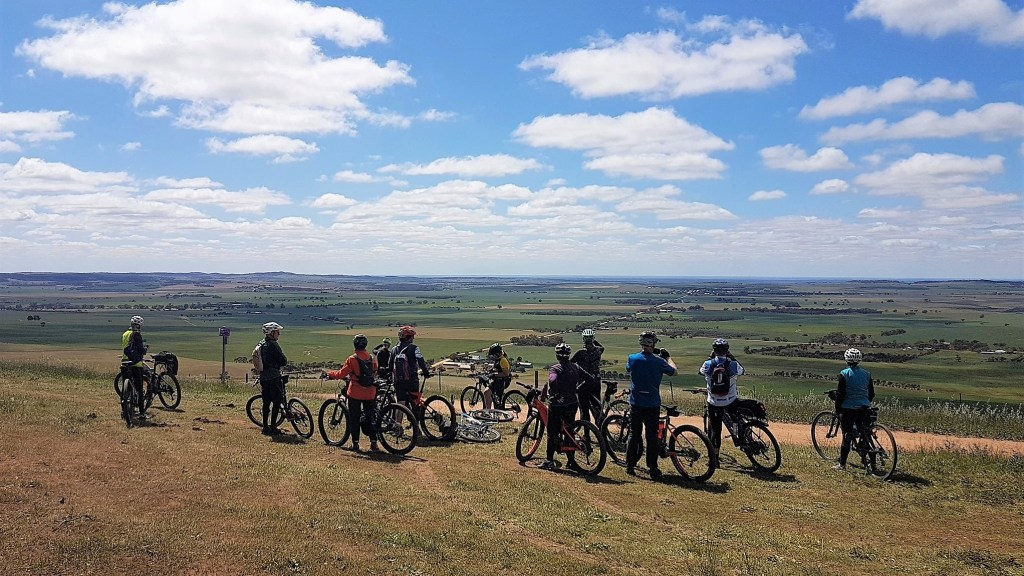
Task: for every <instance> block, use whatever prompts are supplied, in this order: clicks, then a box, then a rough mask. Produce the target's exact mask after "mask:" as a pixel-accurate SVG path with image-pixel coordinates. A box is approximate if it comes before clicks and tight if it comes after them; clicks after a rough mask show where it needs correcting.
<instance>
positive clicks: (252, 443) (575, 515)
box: [0, 365, 1024, 575]
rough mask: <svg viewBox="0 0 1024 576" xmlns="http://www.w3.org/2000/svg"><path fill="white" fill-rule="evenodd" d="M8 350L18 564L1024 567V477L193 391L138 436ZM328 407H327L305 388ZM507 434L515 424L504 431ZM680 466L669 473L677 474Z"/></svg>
mask: <svg viewBox="0 0 1024 576" xmlns="http://www.w3.org/2000/svg"><path fill="white" fill-rule="evenodd" d="M42 373H43V372H42V371H40V372H35V371H33V370H31V369H26V368H24V367H11V366H10V365H0V437H2V438H3V439H4V440H3V442H2V443H0V543H2V545H0V565H3V566H4V567H5V569H6V572H7V573H14V574H120V573H146V574H338V573H345V574H457V575H465V574H521V573H524V572H525V573H529V574H574V575H575V574H580V573H590V574H658V573H676V574H679V573H682V574H685V573H690V574H709V575H710V574H720V575H733V574H776V575H779V574H850V575H853V574H879V573H886V574H978V575H980V574H1021V573H1022V568H1021V564H1022V563H1024V559H1022V558H1021V554H1020V549H1019V527H1020V519H1021V517H1022V514H1024V505H1022V504H1021V502H1022V498H1024V488H1022V485H1024V482H1021V480H1024V470H1022V468H1021V464H1020V462H1019V461H1015V460H1012V459H1011V460H1006V459H1000V458H998V457H996V456H994V455H992V454H971V453H957V452H946V451H941V450H936V451H932V452H927V453H924V454H921V455H919V456H915V458H908V459H907V461H906V463H905V464H904V466H903V467H901V471H900V472H898V474H897V478H896V481H895V482H888V483H881V482H877V481H874V480H872V479H868V478H862V477H859V476H854V475H850V474H845V473H836V472H833V471H831V470H829V469H828V467H827V466H826V465H825V464H824V463H823V462H821V461H820V460H819V459H817V457H816V456H815V455H814V454H813V452H811V451H810V449H808V448H805V447H798V446H792V445H786V446H784V464H783V468H782V469H781V470H780V474H779V475H776V476H771V477H767V478H764V477H758V476H756V475H754V474H752V473H751V472H750V470H749V469H748V468H746V467H744V466H743V465H742V464H743V463H737V462H734V461H730V460H728V459H726V462H725V464H726V468H725V469H724V470H720V471H719V472H718V473H716V475H715V476H714V477H713V478H712V481H711V482H710V483H708V484H707V485H704V486H691V485H688V484H685V483H683V482H680V481H678V478H677V477H676V476H674V474H669V475H668V478H669V480H668V481H666V482H664V483H651V482H649V481H647V480H646V479H645V478H643V477H640V478H631V477H628V476H626V475H624V474H623V472H622V471H621V469H618V468H615V467H614V466H609V467H608V468H607V469H606V470H605V472H604V473H603V474H602V476H601V477H600V478H597V479H595V480H593V481H589V482H588V481H586V480H584V479H582V478H579V477H577V476H575V475H573V474H570V473H564V472H558V473H551V472H543V471H540V470H537V469H535V468H533V467H523V466H520V465H519V464H518V463H517V462H516V460H515V458H514V456H513V451H514V445H513V442H512V440H511V438H510V439H503V441H502V442H501V443H499V444H496V445H483V446H475V445H467V444H455V445H443V444H438V445H432V446H421V447H418V448H416V450H415V451H414V452H413V453H412V454H411V457H410V458H405V459H401V458H393V457H390V456H366V455H356V454H352V453H350V452H343V451H340V450H337V449H333V448H328V447H326V446H324V445H323V444H321V443H320V442H319V441H318V439H317V437H316V436H314V438H313V440H311V441H309V442H305V443H303V442H298V441H295V438H294V437H293V436H288V437H286V438H285V439H283V440H281V441H270V440H268V439H266V438H264V437H262V436H259V435H258V434H257V431H256V429H255V428H254V427H252V426H251V425H250V424H249V423H248V421H247V420H246V418H245V415H244V414H243V412H242V407H243V403H244V401H245V398H246V397H247V395H248V393H249V390H248V389H246V390H237V391H228V390H224V389H219V388H215V387H210V388H203V389H202V390H201V391H200V390H197V389H196V388H194V387H189V386H186V390H185V400H184V402H183V404H182V411H181V412H167V411H159V410H157V411H156V417H155V418H154V420H153V423H152V424H151V425H148V426H144V427H141V428H136V429H132V430H126V429H125V428H124V426H123V424H121V422H120V421H119V420H118V418H117V411H116V403H115V401H114V398H113V397H112V396H113V394H112V392H111V391H110V389H109V384H108V383H107V381H106V379H102V378H97V377H90V376H89V375H88V374H79V375H76V374H75V373H72V372H69V373H68V374H67V375H66V377H52V376H46V377H42V376H41V375H40V374H42ZM310 408H311V409H312V410H313V411H314V413H315V412H316V410H317V409H318V408H319V405H318V403H316V402H310ZM504 431H505V432H508V433H509V434H511V431H510V430H509V429H508V428H506V429H505V430H504ZM666 471H668V470H667V469H666Z"/></svg>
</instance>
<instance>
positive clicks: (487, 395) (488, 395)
mask: <svg viewBox="0 0 1024 576" xmlns="http://www.w3.org/2000/svg"><path fill="white" fill-rule="evenodd" d="M491 386H493V384H489V385H487V386H485V387H484V394H483V396H484V410H490V409H491V406H494V393H493V392H491Z"/></svg>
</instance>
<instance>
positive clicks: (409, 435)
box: [374, 404, 420, 454]
mask: <svg viewBox="0 0 1024 576" xmlns="http://www.w3.org/2000/svg"><path fill="white" fill-rule="evenodd" d="M374 428H375V429H376V432H377V438H379V439H380V442H381V444H383V445H384V449H385V450H387V451H388V452H390V453H392V454H408V453H409V452H411V451H412V449H413V448H415V447H416V441H417V440H419V436H420V429H419V427H418V426H417V424H416V417H415V416H414V415H413V413H412V410H409V409H408V408H406V407H405V406H402V405H401V404H388V405H387V406H385V407H384V408H383V409H381V411H380V413H379V414H377V422H376V424H375V426H374Z"/></svg>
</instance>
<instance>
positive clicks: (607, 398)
mask: <svg viewBox="0 0 1024 576" xmlns="http://www.w3.org/2000/svg"><path fill="white" fill-rule="evenodd" d="M601 383H602V384H604V394H603V395H602V397H600V398H598V397H597V395H594V396H593V397H592V398H591V402H590V408H591V415H592V416H593V417H594V422H595V423H597V424H598V425H600V423H601V422H604V419H605V418H607V417H608V416H609V415H611V414H619V415H621V414H624V413H626V412H627V411H629V402H627V401H625V400H623V399H622V397H623V396H625V395H626V393H627V391H626V390H623V391H621V392H620V391H619V383H618V382H616V381H614V380H601Z"/></svg>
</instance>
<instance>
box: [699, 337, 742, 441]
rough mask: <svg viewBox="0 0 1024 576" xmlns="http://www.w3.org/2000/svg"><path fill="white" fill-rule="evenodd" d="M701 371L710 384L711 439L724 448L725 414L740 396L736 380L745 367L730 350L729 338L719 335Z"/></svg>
mask: <svg viewBox="0 0 1024 576" xmlns="http://www.w3.org/2000/svg"><path fill="white" fill-rule="evenodd" d="M699 372H700V373H701V374H703V375H704V380H705V383H706V384H707V402H708V439H709V440H711V445H712V446H714V447H715V450H720V449H721V448H722V417H723V415H724V414H725V411H726V410H728V409H729V407H730V406H732V405H733V403H734V402H736V400H738V399H739V391H738V389H737V387H736V382H737V379H738V378H739V377H740V376H742V375H743V366H742V365H740V363H739V362H737V361H736V357H735V356H733V355H732V353H731V352H729V341H728V340H726V339H725V338H716V339H715V340H714V342H712V343H711V355H710V356H708V359H707V361H705V362H704V364H703V365H701V367H700V370H699Z"/></svg>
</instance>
